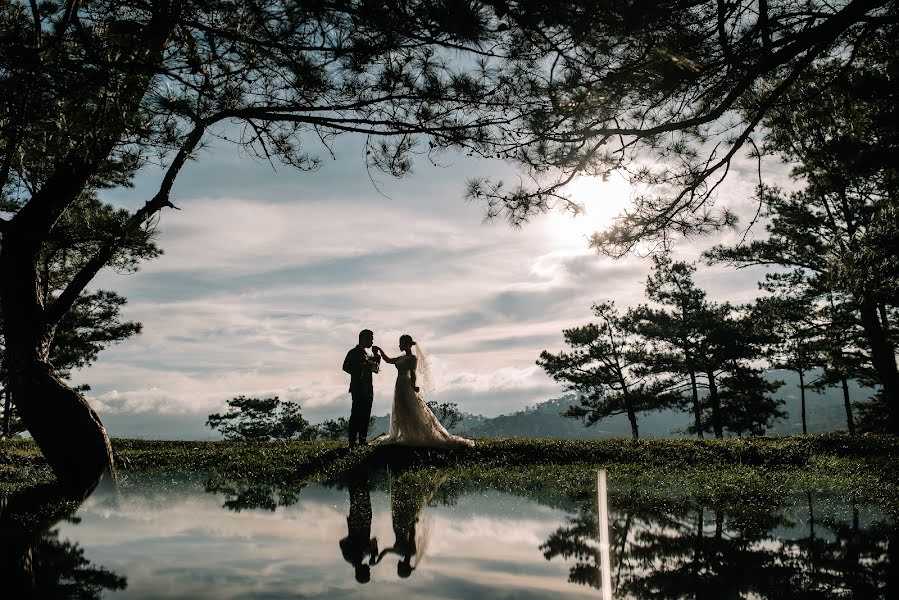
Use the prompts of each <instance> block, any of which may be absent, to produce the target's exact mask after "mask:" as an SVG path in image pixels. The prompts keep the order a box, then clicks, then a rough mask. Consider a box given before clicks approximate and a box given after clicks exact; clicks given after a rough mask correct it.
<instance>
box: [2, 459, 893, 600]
mask: <svg viewBox="0 0 899 600" xmlns="http://www.w3.org/2000/svg"><path fill="white" fill-rule="evenodd" d="M500 487H501V486H497V485H496V484H493V485H486V484H483V485H480V484H477V483H471V482H468V483H465V484H462V485H460V484H457V483H456V482H454V481H453V480H452V479H451V478H448V477H447V476H446V475H441V474H440V472H439V471H428V472H423V473H419V474H415V473H412V474H408V473H407V474H405V475H404V476H397V475H396V474H394V473H390V472H388V471H378V472H362V473H357V474H356V475H355V476H353V477H352V478H350V479H343V480H339V481H334V482H331V483H329V484H310V485H306V486H302V487H297V488H293V489H288V488H281V487H278V486H274V485H266V484H252V483H247V482H239V483H235V482H230V481H227V480H216V479H213V478H203V477H198V476H196V475H193V476H188V475H179V474H155V475H150V474H141V473H135V474H128V475H127V476H126V477H124V478H123V481H122V483H121V485H120V486H119V487H118V489H117V490H114V491H113V490H109V489H100V490H97V491H95V492H94V493H93V494H92V495H91V496H90V497H88V498H87V499H86V500H85V501H84V502H82V503H81V504H80V506H77V508H75V507H73V508H75V510H74V512H70V511H69V512H66V513H63V514H64V516H63V518H61V519H59V520H56V518H55V517H54V518H53V519H51V520H50V521H49V523H51V524H50V525H49V527H48V528H47V527H45V528H43V530H42V531H40V533H39V534H38V535H37V536H36V537H35V538H34V539H33V540H30V541H28V542H27V544H26V545H29V546H30V547H29V548H26V549H25V550H27V553H26V554H27V557H28V559H27V562H28V565H27V569H28V576H29V577H30V578H31V582H32V585H34V586H35V587H37V588H38V590H41V592H39V593H40V595H46V596H48V597H49V596H53V595H58V596H65V595H69V596H72V597H79V598H81V597H107V596H109V597H122V598H129V597H133V598H290V597H300V598H344V597H353V598H357V597H362V598H402V597H409V598H434V599H437V598H522V599H523V598H619V599H622V598H797V597H814V598H890V597H899V596H896V594H897V593H899V576H897V575H896V574H895V573H894V572H893V571H895V570H899V569H893V568H891V567H892V566H893V565H894V564H895V563H896V562H897V561H899V531H897V527H896V523H895V522H894V521H893V520H892V519H890V518H889V517H887V516H886V515H885V513H884V512H883V511H881V510H879V509H878V508H877V507H874V506H869V505H864V504H858V503H856V502H854V501H853V499H852V498H848V497H840V496H838V495H825V494H814V493H810V492H809V493H805V492H798V491H797V492H794V493H791V494H790V495H789V497H785V498H783V499H782V501H780V502H779V503H778V504H777V505H776V506H770V505H767V506H766V505H756V504H754V503H753V502H751V501H749V502H746V503H742V504H741V503H739V502H738V503H736V504H734V503H730V504H727V505H724V504H720V505H716V504H715V503H707V505H703V504H702V503H697V502H695V501H693V500H692V499H691V498H690V497H689V496H687V497H685V496H683V495H680V496H677V497H671V498H670V499H666V498H665V494H664V493H661V494H660V493H659V491H658V490H654V491H653V493H652V494H650V495H647V494H646V493H643V492H641V490H633V489H626V486H625V485H624V484H623V483H621V482H617V481H616V477H615V472H614V469H613V470H612V471H611V472H610V473H609V476H608V491H607V492H606V494H605V495H601V494H598V491H599V490H598V489H597V488H596V487H590V486H585V487H584V489H582V490H580V491H579V492H577V493H574V494H572V493H571V490H570V489H569V490H568V491H567V492H565V493H562V492H561V491H560V490H559V489H556V488H554V487H553V486H552V485H547V484H546V483H535V484H534V485H533V486H531V487H528V486H525V488H524V489H522V487H521V486H517V487H515V489H514V491H510V489H499V488H500ZM510 487H512V486H510ZM601 502H602V503H604V504H606V506H607V513H608V517H607V519H606V520H603V519H602V517H601V514H602V513H601V512H600V511H599V504H600V503H601ZM7 506H9V505H7ZM37 512H39V511H37ZM605 523H607V527H605V529H604V528H603V526H604V525H605ZM603 529H604V531H606V532H607V533H603ZM606 535H607V536H608V537H605V536H606ZM605 540H608V544H607V545H605V546H604V545H603V543H602V542H603V541H605ZM4 546H6V548H5V552H4V553H5V557H4V560H5V561H7V564H6V565H5V566H4V568H3V570H4V571H5V572H7V573H8V572H9V570H8V569H11V568H12V567H11V566H10V562H9V561H10V560H12V559H11V558H10V557H13V559H15V557H16V556H18V555H20V554H22V553H23V552H24V551H25V550H23V549H22V548H21V547H17V548H13V549H12V550H10V547H9V544H8V543H7V542H4ZM604 547H607V548H608V554H607V555H606V556H603V555H604V552H603V551H602V549H603V548H604ZM604 559H605V561H604ZM20 562H21V561H20ZM16 568H18V567H16ZM605 581H608V582H609V583H608V587H607V588H605V587H604V582H605Z"/></svg>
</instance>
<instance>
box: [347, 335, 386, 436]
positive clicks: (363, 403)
mask: <svg viewBox="0 0 899 600" xmlns="http://www.w3.org/2000/svg"><path fill="white" fill-rule="evenodd" d="M374 341H375V334H374V333H372V331H371V330H370V329H363V330H362V331H360V332H359V344H358V345H356V347H355V348H352V349H351V350H350V351H349V352H347V353H346V358H345V359H343V370H344V371H345V372H347V373H349V374H350V395H351V397H352V399H353V407H352V409H350V448H352V447H354V446H355V445H356V443H357V441H358V443H360V444H365V443H366V441H365V437H366V436H367V435H368V420H369V419H370V418H371V403H372V401H374V398H375V390H374V387H373V386H372V381H371V374H372V373H373V372H374V373H377V372H378V365H379V363H380V362H381V355H380V354H379V353H378V349H377V347H374V348H373V347H372V343H374ZM368 348H372V350H373V351H374V355H371V354H369V353H368V351H367V349H368Z"/></svg>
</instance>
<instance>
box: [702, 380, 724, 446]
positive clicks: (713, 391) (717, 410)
mask: <svg viewBox="0 0 899 600" xmlns="http://www.w3.org/2000/svg"><path fill="white" fill-rule="evenodd" d="M706 376H707V377H708V378H709V400H710V401H711V404H712V429H714V431H715V438H717V439H721V438H723V437H724V424H723V422H722V418H721V399H720V398H719V397H718V385H717V384H716V383H715V372H714V371H707V372H706Z"/></svg>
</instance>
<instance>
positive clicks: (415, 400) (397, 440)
mask: <svg viewBox="0 0 899 600" xmlns="http://www.w3.org/2000/svg"><path fill="white" fill-rule="evenodd" d="M374 339H375V335H374V333H373V332H372V331H371V330H370V329H363V330H362V331H360V332H359V343H358V344H357V345H356V346H355V347H354V348H352V349H350V351H349V352H347V355H346V358H345V359H344V361H343V370H344V371H345V372H346V373H348V374H349V375H350V394H351V396H352V399H353V405H352V408H351V410H350V422H349V442H350V448H353V447H355V446H356V445H357V444H362V445H364V444H367V441H366V439H365V438H366V435H367V434H368V421H369V418H370V417H371V405H372V402H373V401H374V385H373V382H372V374H373V373H378V372H379V371H380V364H381V361H382V360H384V361H385V362H387V363H390V364H392V365H394V366H395V367H396V370H397V374H396V385H395V386H394V389H393V406H392V408H391V410H390V432H389V433H387V434H386V435H382V436H381V437H379V438H377V439H375V440H374V443H375V444H377V445H389V444H392V445H402V446H417V447H424V448H462V447H471V446H474V442H473V441H472V440H469V439H466V438H463V437H460V436H457V435H453V434H451V433H449V432H448V431H447V430H446V428H445V427H444V426H443V425H441V423H440V421H439V420H438V419H437V417H436V416H434V413H433V412H431V409H430V408H428V405H427V403H426V402H425V400H424V399H423V398H422V397H421V394H420V393H419V391H420V387H419V386H420V383H421V382H422V381H429V380H430V373H429V369H428V364H427V359H426V357H425V355H424V353H423V352H422V351H421V349H420V348H419V346H418V344H416V343H415V340H413V339H412V336H410V335H401V336H400V340H399V349H400V352H401V354H400V355H399V356H397V357H396V358H391V357H389V356H387V354H386V353H385V352H384V350H382V349H381V348H379V347H377V346H374V345H373V344H374Z"/></svg>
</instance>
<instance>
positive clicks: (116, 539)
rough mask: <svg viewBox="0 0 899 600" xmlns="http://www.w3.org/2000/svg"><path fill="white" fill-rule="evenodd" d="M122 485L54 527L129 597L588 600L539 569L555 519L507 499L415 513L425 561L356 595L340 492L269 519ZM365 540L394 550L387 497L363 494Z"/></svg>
mask: <svg viewBox="0 0 899 600" xmlns="http://www.w3.org/2000/svg"><path fill="white" fill-rule="evenodd" d="M145 485H146V484H144V483H143V482H142V481H141V480H126V481H125V483H124V484H123V485H122V487H121V488H120V490H119V491H118V492H117V494H116V495H115V496H111V497H101V496H100V495H99V494H95V495H94V496H92V497H91V498H89V499H88V500H87V501H86V502H85V503H84V504H83V506H82V507H81V508H80V509H79V511H78V513H77V516H78V517H79V518H80V523H78V524H74V523H70V522H64V523H61V524H60V538H61V539H63V540H65V539H69V540H72V541H77V542H78V543H79V544H81V546H83V547H84V549H85V555H86V557H87V558H88V559H89V560H92V561H95V562H98V563H100V564H103V565H105V566H107V567H108V568H110V569H111V570H113V571H115V572H117V573H119V574H121V575H123V576H125V577H127V579H128V588H127V590H126V594H127V595H131V596H135V597H154V598H166V597H171V598H174V597H191V598H242V597H249V596H251V597H292V596H302V597H311V598H335V597H336V598H344V597H346V598H349V597H356V596H357V595H358V594H359V593H364V594H372V595H373V596H374V597H397V598H399V597H415V598H428V599H430V598H433V599H438V598H458V597H475V596H471V594H470V593H469V592H471V593H476V597H482V596H483V595H484V594H496V593H502V594H504V595H506V596H514V597H521V598H532V597H533V598H537V597H547V596H549V595H551V596H552V597H558V598H579V597H588V596H589V595H590V592H591V590H585V589H583V588H582V587H580V586H577V585H573V584H569V583H568V582H567V576H568V568H569V565H568V564H567V563H566V562H565V561H551V562H548V561H546V560H545V559H544V558H543V555H542V554H541V552H540V550H539V545H540V543H542V542H543V541H544V540H545V539H546V538H547V536H548V535H549V534H550V533H551V532H553V531H555V529H556V528H557V527H559V525H560V524H561V523H563V522H564V519H565V516H566V513H564V512H562V511H559V510H555V509H549V508H548V507H545V506H539V505H537V504H535V503H532V502H529V501H528V500H525V499H523V498H518V497H515V496H511V495H508V494H498V493H487V494H480V493H479V494H477V495H476V496H463V497H462V498H460V499H459V502H458V503H457V504H455V505H454V506H452V507H426V508H425V511H427V514H426V515H424V516H425V517H427V518H429V520H430V522H431V527H432V529H431V536H430V540H431V541H430V544H429V546H428V550H427V557H426V559H425V561H424V563H422V564H421V566H420V568H419V569H418V570H416V572H415V573H413V575H412V576H411V577H410V578H409V579H399V578H398V577H397V574H396V560H395V558H394V557H392V556H389V557H388V558H387V559H385V560H384V561H383V562H381V563H380V564H378V565H376V566H374V567H373V568H372V580H371V582H370V583H369V584H367V586H366V587H360V586H359V585H358V584H356V582H355V581H354V579H353V574H352V567H351V566H350V565H349V564H348V563H346V562H345V561H344V560H343V557H342V556H341V553H340V549H339V547H338V541H339V540H340V539H341V538H343V537H344V536H345V535H346V534H347V522H346V516H347V511H348V495H347V492H346V491H344V490H337V489H328V488H322V487H319V486H316V485H312V486H309V487H307V488H305V489H304V490H303V491H302V492H301V494H300V496H299V501H298V503H297V504H295V505H293V506H289V507H283V508H278V509H277V510H275V511H274V512H269V511H257V510H248V511H242V512H240V513H233V512H228V511H226V510H224V509H222V508H221V504H222V501H223V499H222V497H220V496H218V495H212V494H204V493H203V492H202V491H200V490H199V489H198V488H196V487H191V485H190V484H187V483H183V482H182V483H175V482H172V483H171V484H165V480H164V479H160V480H158V481H157V482H156V483H155V484H154V487H149V488H148V487H145ZM372 506H373V510H374V519H373V522H372V535H374V536H376V537H377V538H378V540H379V545H380V547H381V548H386V547H388V546H389V545H391V544H392V543H393V540H394V535H393V534H394V532H393V523H392V522H391V511H390V500H389V495H388V494H386V493H384V492H377V491H376V492H372Z"/></svg>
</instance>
